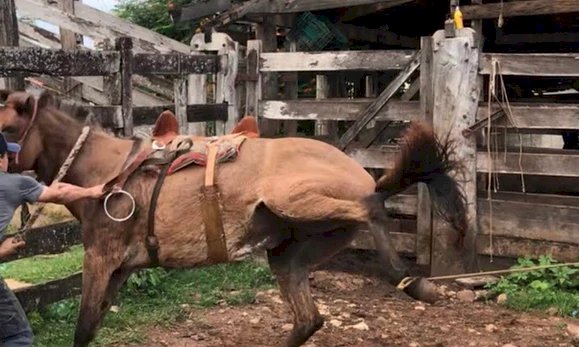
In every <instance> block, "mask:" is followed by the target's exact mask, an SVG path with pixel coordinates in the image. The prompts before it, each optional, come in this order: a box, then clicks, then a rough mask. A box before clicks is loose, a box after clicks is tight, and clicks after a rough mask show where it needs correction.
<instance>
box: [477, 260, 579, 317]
mask: <svg viewBox="0 0 579 347" xmlns="http://www.w3.org/2000/svg"><path fill="white" fill-rule="evenodd" d="M551 264H557V261H555V260H554V259H553V258H551V257H550V256H541V257H540V258H539V259H538V260H537V261H534V260H532V259H530V258H528V257H526V258H520V259H518V264H517V265H515V266H513V268H526V267H533V266H537V265H551ZM487 287H488V288H489V289H490V290H491V293H492V294H495V295H497V294H501V293H504V294H506V295H507V301H506V303H505V305H506V306H507V307H509V308H512V309H515V310H521V311H530V310H547V309H550V308H555V309H556V310H557V313H558V314H559V315H562V316H571V317H577V316H579V268H577V267H569V266H562V267H557V268H549V269H540V270H533V271H527V272H518V273H512V274H510V275H508V276H505V277H502V278H501V279H500V280H499V281H498V282H496V283H492V284H489V285H488V286H487Z"/></svg>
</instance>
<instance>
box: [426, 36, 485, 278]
mask: <svg viewBox="0 0 579 347" xmlns="http://www.w3.org/2000/svg"><path fill="white" fill-rule="evenodd" d="M432 46H433V47H434V49H433V50H434V52H433V59H432V69H433V83H432V85H433V89H434V91H435V94H434V111H433V123H434V129H435V131H436V134H437V135H438V136H439V137H440V138H442V139H445V138H446V137H447V136H448V138H449V139H450V140H453V141H454V143H455V145H456V152H455V155H456V157H455V158H454V159H455V160H458V161H460V162H461V163H462V164H463V169H464V171H462V172H461V173H460V174H458V173H453V175H454V176H455V178H456V179H457V180H458V181H459V184H460V185H461V188H462V189H463V190H464V192H465V195H466V198H467V217H468V230H467V231H466V237H465V240H464V247H463V249H458V248H457V247H456V240H457V236H458V235H457V232H456V231H455V230H453V229H452V227H451V226H450V225H449V224H447V223H445V222H443V221H442V220H441V219H440V218H439V217H438V216H436V215H435V216H434V218H433V250H432V269H431V270H432V275H434V276H437V275H443V274H451V273H452V274H454V273H462V272H470V271H474V270H475V269H474V268H475V266H476V258H477V252H476V238H477V234H478V225H477V214H476V212H477V201H476V138H475V137H474V136H472V137H465V136H463V130H465V129H466V128H468V127H469V126H471V125H472V124H474V123H475V121H476V113H477V110H478V102H479V96H480V86H479V84H478V66H479V52H478V49H477V47H476V44H475V35H474V31H473V30H472V29H470V28H463V29H458V30H456V37H453V38H448V39H446V38H445V37H444V30H439V31H437V32H436V33H435V34H434V36H433V42H432Z"/></svg>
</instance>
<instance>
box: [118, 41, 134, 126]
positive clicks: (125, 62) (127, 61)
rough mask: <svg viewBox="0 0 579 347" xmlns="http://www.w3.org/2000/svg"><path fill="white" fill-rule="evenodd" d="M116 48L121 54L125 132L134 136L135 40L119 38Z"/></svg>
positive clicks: (122, 106)
mask: <svg viewBox="0 0 579 347" xmlns="http://www.w3.org/2000/svg"><path fill="white" fill-rule="evenodd" d="M115 48H116V49H117V50H118V51H119V53H120V56H121V111H122V115H123V134H124V135H125V136H127V137H130V136H133V79H132V76H133V40H132V39H131V38H130V37H121V38H118V39H117V40H116V42H115Z"/></svg>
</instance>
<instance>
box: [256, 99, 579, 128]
mask: <svg viewBox="0 0 579 347" xmlns="http://www.w3.org/2000/svg"><path fill="white" fill-rule="evenodd" d="M371 102H372V99H363V98H358V99H337V98H336V99H328V100H308V99H301V100H268V101H261V102H260V104H259V108H260V115H262V116H263V117H265V118H269V119H279V120H286V119H294V120H318V119H327V120H342V121H355V120H356V117H357V114H359V112H360V111H361V110H363V109H364V108H366V107H368V104H370V103H371ZM497 110H498V107H497V106H496V105H495V106H492V108H491V113H494V112H496V111H497ZM511 111H512V115H513V118H514V119H515V121H516V122H517V125H518V127H519V130H521V131H529V130H536V131H542V132H545V131H548V130H557V131H562V130H570V129H579V124H578V123H577V120H576V118H577V114H578V113H579V104H554V103H553V104H544V103H540V104H539V103H511ZM419 112H420V105H419V103H418V102H416V101H396V100H392V101H391V102H389V103H388V104H387V105H386V106H385V107H384V108H383V109H382V110H380V112H379V113H378V115H377V116H376V121H386V120H390V121H402V120H406V121H416V120H420V119H422V118H421V117H420V114H419ZM487 113H488V111H487V106H486V105H485V104H484V103H481V104H480V106H479V108H478V111H477V120H478V121H481V120H483V119H485V117H486V116H487ZM494 126H496V127H507V128H512V125H510V124H509V123H507V122H506V121H504V120H500V121H497V123H496V124H494Z"/></svg>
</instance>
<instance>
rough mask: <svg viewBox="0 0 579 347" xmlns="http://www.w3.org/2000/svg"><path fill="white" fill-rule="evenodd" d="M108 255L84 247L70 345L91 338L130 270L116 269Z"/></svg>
mask: <svg viewBox="0 0 579 347" xmlns="http://www.w3.org/2000/svg"><path fill="white" fill-rule="evenodd" d="M118 266H119V264H116V263H115V262H111V259H110V258H108V257H107V259H105V258H104V257H103V256H100V255H95V254H94V253H92V252H90V251H87V252H86V253H85V256H84V267H83V274H82V298H81V302H80V313H79V317H78V321H77V325H76V331H75V334H74V346H75V347H85V346H88V344H89V343H90V342H91V341H92V340H93V339H94V337H95V335H96V331H97V329H98V328H99V326H100V324H101V322H102V320H103V318H104V316H105V314H106V312H107V311H108V309H109V307H110V306H111V303H112V300H113V298H114V296H115V295H116V293H117V292H118V291H119V289H120V288H121V287H122V285H123V284H124V283H125V281H126V280H127V278H128V277H129V275H130V274H131V271H128V270H119V269H118Z"/></svg>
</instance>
